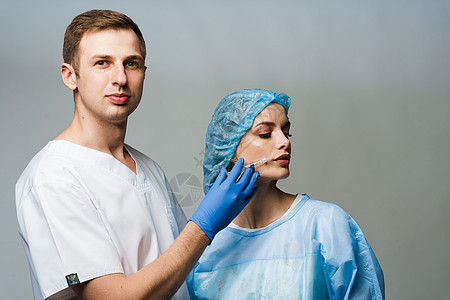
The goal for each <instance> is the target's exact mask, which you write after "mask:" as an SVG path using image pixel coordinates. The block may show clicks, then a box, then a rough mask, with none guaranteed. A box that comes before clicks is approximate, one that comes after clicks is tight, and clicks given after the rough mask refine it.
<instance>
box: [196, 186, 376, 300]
mask: <svg viewBox="0 0 450 300" xmlns="http://www.w3.org/2000/svg"><path fill="white" fill-rule="evenodd" d="M300 197H301V196H300ZM188 287H189V290H190V292H191V296H193V293H195V297H193V298H195V299H315V300H317V299H383V298H384V278H383V272H382V270H381V267H380V265H379V263H378V261H377V258H376V257H375V254H374V253H373V251H372V249H371V247H370V246H369V243H368V242H367V240H366V239H365V237H364V234H363V233H362V231H361V229H360V228H359V226H358V224H357V223H356V222H355V221H354V220H353V219H352V218H351V217H350V216H349V215H348V214H347V213H346V212H345V211H344V210H342V209H341V208H340V207H338V206H336V205H334V204H330V203H325V202H321V201H317V200H312V199H310V198H309V197H308V196H307V195H303V198H302V200H301V201H300V202H299V203H297V205H296V206H295V207H294V208H293V209H292V210H291V211H290V212H288V213H287V214H285V215H284V216H283V217H281V218H280V219H279V220H277V221H275V222H274V223H272V224H270V225H269V226H267V227H264V228H261V229H256V230H253V231H247V230H244V229H240V228H231V227H227V228H226V229H225V230H222V231H221V232H219V233H218V234H217V236H216V239H214V241H213V242H212V243H211V245H210V246H208V248H207V249H206V250H205V252H204V254H203V255H202V257H201V258H200V260H199V262H198V263H197V264H196V266H195V267H194V269H193V271H192V272H191V274H190V275H189V278H188Z"/></svg>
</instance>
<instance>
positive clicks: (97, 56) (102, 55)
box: [91, 54, 111, 59]
mask: <svg viewBox="0 0 450 300" xmlns="http://www.w3.org/2000/svg"><path fill="white" fill-rule="evenodd" d="M98 58H102V59H110V58H111V55H107V54H96V55H93V56H92V58H91V59H98Z"/></svg>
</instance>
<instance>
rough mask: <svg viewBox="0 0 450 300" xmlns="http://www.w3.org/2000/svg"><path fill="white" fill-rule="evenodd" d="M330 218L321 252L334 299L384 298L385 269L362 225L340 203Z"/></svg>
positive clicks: (330, 292)
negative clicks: (340, 206)
mask: <svg viewBox="0 0 450 300" xmlns="http://www.w3.org/2000/svg"><path fill="white" fill-rule="evenodd" d="M328 220H329V221H328V222H327V223H328V224H327V226H324V227H325V228H326V229H328V230H329V233H330V235H328V236H329V238H328V239H326V243H324V244H323V250H322V252H323V256H324V258H325V267H324V268H325V270H324V271H325V273H326V275H327V278H329V280H330V286H331V291H329V294H330V295H333V297H332V299H384V276H383V271H382V269H381V266H380V264H379V263H378V260H377V258H376V256H375V254H374V252H373V250H372V248H371V247H370V245H369V243H368V242H367V240H366V238H365V237H364V234H363V232H362V230H361V228H360V227H359V226H358V224H357V223H356V221H355V220H354V219H353V218H352V217H351V216H350V215H348V214H347V213H346V212H345V211H344V210H342V209H341V208H339V207H334V209H333V213H332V215H331V216H330V218H329V219H328Z"/></svg>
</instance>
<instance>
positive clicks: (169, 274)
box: [72, 159, 259, 300]
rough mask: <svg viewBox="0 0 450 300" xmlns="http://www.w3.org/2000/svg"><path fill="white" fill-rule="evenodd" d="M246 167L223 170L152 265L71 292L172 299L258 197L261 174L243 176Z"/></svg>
mask: <svg viewBox="0 0 450 300" xmlns="http://www.w3.org/2000/svg"><path fill="white" fill-rule="evenodd" d="M243 164H244V161H243V159H239V160H238V162H237V163H236V165H235V166H234V167H233V169H232V170H231V172H230V174H229V175H228V177H227V175H226V173H225V171H224V170H222V171H221V172H220V174H219V176H218V177H217V179H216V181H215V183H214V185H213V186H212V187H211V189H210V191H209V192H208V194H207V195H206V196H205V198H204V199H203V201H202V202H201V203H200V205H199V207H198V209H197V210H196V211H195V213H194V214H193V216H192V218H191V219H190V220H189V222H188V223H187V225H186V227H185V228H184V230H183V231H182V232H181V233H180V235H179V236H178V238H177V239H176V240H175V241H174V242H173V244H172V245H171V246H170V247H169V249H167V250H166V251H165V252H164V253H163V254H162V255H161V256H159V257H158V258H157V259H155V260H154V261H153V262H151V263H150V264H148V265H147V266H145V267H144V268H142V269H141V270H139V271H138V272H136V273H135V274H133V275H131V276H128V277H126V276H125V275H124V274H117V273H116V274H110V275H105V276H101V277H98V278H94V279H92V280H90V281H88V282H85V283H82V284H79V285H76V286H73V287H72V289H73V290H74V291H75V293H77V294H78V295H79V296H81V298H83V299H88V300H89V299H168V298H171V297H172V296H173V295H174V294H175V293H176V292H177V290H178V289H179V287H180V286H181V285H182V284H183V282H184V281H185V280H186V277H187V275H188V274H189V272H190V271H191V270H192V268H193V267H194V265H195V263H196V262H197V260H198V259H199V258H200V256H201V254H202V253H203V251H204V250H205V248H206V246H207V245H208V244H209V243H210V242H211V241H212V239H213V238H214V236H215V234H216V233H217V232H219V231H220V230H222V229H223V228H225V227H226V226H228V224H229V223H230V222H231V221H232V220H233V219H234V218H235V217H236V216H237V215H238V214H239V213H240V212H241V211H242V209H243V208H244V207H245V205H247V204H248V202H249V201H250V199H251V198H252V197H253V195H254V194H255V193H256V188H255V187H254V184H255V182H256V180H257V178H258V176H259V174H258V173H253V168H248V169H247V170H245V172H244V173H243V174H242V176H240V174H241V170H242V167H243ZM239 176H240V178H239ZM238 178H239V179H238Z"/></svg>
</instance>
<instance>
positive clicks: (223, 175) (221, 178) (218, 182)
mask: <svg viewBox="0 0 450 300" xmlns="http://www.w3.org/2000/svg"><path fill="white" fill-rule="evenodd" d="M226 178H227V173H226V172H225V169H224V168H222V169H221V170H220V172H219V175H218V176H217V178H216V181H214V184H213V186H212V187H211V188H213V187H215V186H219V185H221V184H222V182H223V181H224V180H225V179H226Z"/></svg>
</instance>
